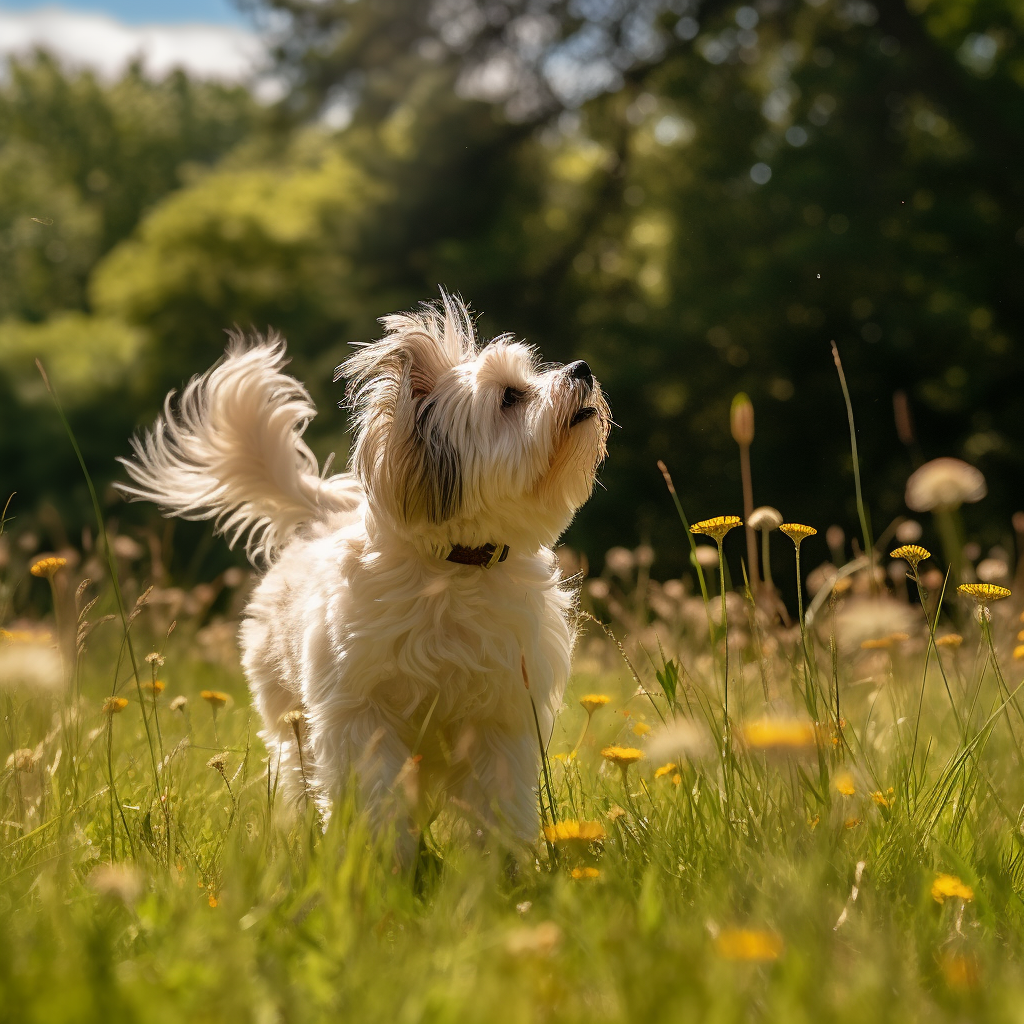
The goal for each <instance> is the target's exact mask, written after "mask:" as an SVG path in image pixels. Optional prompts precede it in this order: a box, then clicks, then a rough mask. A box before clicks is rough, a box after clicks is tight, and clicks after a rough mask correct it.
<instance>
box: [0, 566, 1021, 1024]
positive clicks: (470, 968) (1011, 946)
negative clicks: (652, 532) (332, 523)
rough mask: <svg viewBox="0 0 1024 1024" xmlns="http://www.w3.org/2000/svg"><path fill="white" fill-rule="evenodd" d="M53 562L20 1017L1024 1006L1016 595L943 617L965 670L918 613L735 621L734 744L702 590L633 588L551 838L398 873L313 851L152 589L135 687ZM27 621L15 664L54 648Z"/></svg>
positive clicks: (325, 846) (12, 716)
mask: <svg viewBox="0 0 1024 1024" xmlns="http://www.w3.org/2000/svg"><path fill="white" fill-rule="evenodd" d="M916 569H917V566H914V570H915V571H916ZM70 572H71V569H70V567H60V568H59V570H57V571H56V573H55V575H54V577H53V579H52V580H51V582H52V583H53V584H54V594H55V596H56V598H57V600H58V603H59V606H60V608H61V610H62V615H63V618H64V622H65V625H64V633H63V634H61V635H60V637H58V639H61V638H62V641H61V643H59V644H58V646H59V647H60V649H61V651H62V657H63V666H64V668H63V671H64V673H65V675H64V678H63V682H62V683H61V685H60V687H58V688H57V689H51V690H45V689H41V688H40V686H39V685H38V683H36V684H30V683H25V684H21V685H17V684H15V685H8V686H6V687H5V692H4V700H5V702H6V712H7V714H6V727H7V728H6V733H5V743H6V747H5V752H4V754H3V763H5V764H6V767H5V768H4V771H3V776H2V787H0V802H2V824H0V870H2V876H3V881H2V885H0V917H2V926H0V987H2V990H3V992H4V995H5V999H4V1005H5V1007H6V1008H9V1009H8V1012H9V1013H10V1012H12V1011H13V1010H16V1012H13V1013H12V1016H13V1017H16V1019H18V1020H21V1021H58V1020H93V1019H95V1020H100V1019H102V1020H133V1019H137V1020H142V1019H144V1020H147V1021H155V1022H159V1021H180V1020H184V1019H188V1020H197V1021H205V1020H209V1021H213V1020H225V1019H231V1020H257V1021H263V1020H302V1021H306V1020H318V1019H324V1020H326V1019H338V1018H339V1017H340V1018H342V1019H350V1018H352V1019H364V1020H410V1021H419V1020H431V1021H432V1020H436V1021H452V1020H465V1021H471V1020H481V1019H489V1020H490V1019H493V1020H503V1021H504V1020H508V1021H528V1020H551V1021H573V1020H580V1021H583V1020H586V1021H594V1020H597V1021H603V1020H607V1021H619V1020H622V1021H626V1020H629V1021H633V1020H645V1021H647V1020H650V1021H659V1020H665V1021H668V1020H679V1019H688V1018H693V1019H722V1020H730V1019H736V1020H739V1019H743V1020H746V1019H751V1018H753V1019H769V1020H779V1019H787V1020H788V1019H804V1020H825V1019H827V1020H850V1021H855V1020H856V1021H863V1020H865V1019H872V1020H875V1019H877V1020H910V1019H928V1020H935V1019H949V1020H954V1019H963V1018H965V1017H967V1018H969V1019H975V1020H993V1019H1000V1020H1008V1019H1014V1018H1015V1015H1016V1014H1018V1013H1019V1010H1018V1007H1019V1004H1020V998H1019V996H1020V993H1021V992H1022V981H1024V979H1022V972H1021V968H1020V966H1019V964H1020V962H1021V961H1020V955H1021V953H1022V952H1024V949H1022V946H1024V943H1022V941H1021V936H1022V932H1021V921H1022V915H1021V900H1020V895H1019V894H1020V893H1021V891H1022V886H1024V856H1022V853H1021V840H1020V831H1019V827H1018V824H1019V822H1018V812H1019V809H1020V807H1021V805H1022V803H1024V779H1022V777H1021V772H1020V746H1019V740H1020V738H1021V737H1024V720H1022V719H1021V716H1020V713H1019V710H1018V709H1017V706H1016V698H1017V696H1018V695H1017V694H1016V692H1015V690H1016V687H1017V686H1018V685H1019V682H1018V681H1017V680H1016V676H1015V675H1014V674H1013V672H1012V671H1011V670H1010V669H1009V668H1008V664H1012V661H1009V656H1010V652H1011V651H1012V649H1013V646H1014V643H1015V635H1014V634H1015V632H1016V629H1017V627H1018V623H1017V622H1016V617H1015V615H1014V614H1013V612H1014V611H1015V609H1013V608H1011V607H1010V606H1011V603H1012V600H1008V601H1003V602H1000V603H999V604H986V605H984V606H983V608H984V609H985V613H984V614H982V615H980V616H979V615H977V614H975V613H974V612H972V610H971V606H970V605H967V604H965V605H963V606H961V605H957V606H956V607H955V608H953V609H952V610H947V611H946V613H945V614H946V615H947V616H948V615H949V614H954V615H955V616H956V619H955V621H956V623H957V625H958V626H959V628H960V630H961V634H960V635H962V636H964V637H966V639H964V640H963V641H962V643H961V644H960V645H959V646H956V645H951V644H949V643H944V644H942V645H941V646H940V645H939V644H938V643H937V642H936V643H935V644H933V643H932V636H933V634H934V633H935V628H934V624H933V620H934V616H935V613H936V606H935V604H934V602H933V601H932V596H931V595H929V597H928V598H927V599H926V607H927V608H929V609H930V618H929V619H928V620H927V621H926V620H925V618H924V614H923V612H922V613H920V614H919V615H918V617H917V619H916V621H917V623H918V625H917V627H916V630H915V632H914V633H912V634H907V635H905V638H904V639H903V640H902V641H900V642H899V643H898V644H895V643H889V644H888V645H884V646H881V647H871V646H867V647H862V646H861V645H860V644H858V645H856V646H855V647H850V646H849V645H848V644H846V643H845V641H844V638H843V636H839V637H838V638H837V637H836V635H835V634H834V632H833V627H832V626H830V625H829V623H830V622H832V621H833V620H834V618H835V617H834V616H833V617H832V618H829V617H822V618H820V619H819V620H818V622H817V625H815V626H814V627H812V628H808V629H807V630H806V631H805V638H804V639H801V636H800V632H799V630H796V629H789V630H786V629H784V628H783V627H781V626H779V625H773V624H772V623H771V622H770V621H769V620H767V619H766V618H764V617H763V616H761V617H758V616H754V617H752V618H749V619H748V621H747V622H746V623H744V622H742V621H738V622H734V623H733V624H732V625H731V627H730V628H731V633H730V642H731V645H732V652H731V658H730V664H731V665H732V668H731V670H730V687H731V690H732V694H731V698H730V716H731V717H732V721H733V727H732V729H730V730H727V729H726V728H725V718H724V692H723V691H724V688H723V679H722V675H721V672H722V665H723V658H722V652H718V653H715V652H713V651H712V649H711V646H710V640H709V636H708V633H707V631H706V623H704V622H702V621H701V618H700V616H701V615H702V614H703V612H704V606H703V601H702V599H701V598H699V597H698V598H694V597H692V596H690V595H688V594H686V593H685V591H684V592H679V591H677V590H674V589H673V588H668V587H667V586H665V587H663V586H661V585H657V584H652V585H651V586H652V588H653V589H652V590H651V591H650V596H651V603H652V605H654V604H658V605H659V608H660V612H659V613H657V614H655V613H654V612H653V611H651V610H648V612H647V613H646V614H647V616H648V621H647V622H646V624H644V625H643V627H642V628H639V629H633V630H626V635H623V633H622V632H621V630H622V628H623V624H622V623H618V624H617V629H618V630H620V632H619V638H620V639H622V640H623V641H624V645H623V647H622V650H621V651H620V650H619V649H618V647H617V646H615V645H613V644H612V643H611V642H609V640H608V639H607V638H606V637H605V635H604V633H603V632H602V631H600V630H598V629H597V628H596V627H594V626H592V627H591V628H590V630H589V631H588V632H586V633H585V634H584V636H583V638H582V640H581V645H580V650H579V656H578V659H577V665H578V675H577V677H576V678H575V679H574V681H573V685H572V689H571V691H570V693H569V694H568V699H567V704H566V706H565V708H564V709H563V712H562V715H561V716H560V717H559V720H558V722H557V725H556V731H555V735H554V737H553V738H552V741H551V744H550V747H549V752H550V754H551V755H552V756H551V758H550V772H551V779H550V784H551V787H552V790H553V797H554V805H555V815H556V818H557V820H556V821H555V822H553V823H549V826H548V834H547V836H546V839H547V842H544V841H543V840H542V838H541V837H540V836H538V843H537V846H536V848H535V849H534V850H533V851H527V850H522V849H510V848H508V847H507V846H506V845H505V844H504V843H503V840H502V837H501V836H500V835H494V836H490V837H487V836H485V837H483V838H482V839H481V840H478V841H475V842H467V841H466V837H465V834H464V833H462V832H459V831H458V830H449V829H447V828H446V827H445V826H444V824H443V823H441V822H439V823H438V824H437V825H436V826H435V828H434V829H432V831H431V833H430V834H428V835H427V836H425V837H424V842H423V844H422V852H421V856H420V859H419V862H418V864H417V865H416V867H415V868H413V869H409V870H404V869H401V868H399V867H398V866H397V865H396V864H395V863H394V859H393V857H392V856H391V852H390V850H391V845H390V842H389V838H388V837H383V838H382V839H381V840H379V841H373V840H371V838H370V836H369V833H368V831H367V829H366V826H365V823H364V822H363V821H362V819H361V818H360V817H359V814H358V812H357V810H356V808H355V806H354V803H353V801H352V800H351V799H344V798H343V799H341V800H340V801H339V802H338V805H337V807H336V809H335V812H334V814H333V816H332V819H331V822H330V825H329V827H328V829H327V830H326V832H322V831H321V829H320V827H319V824H318V822H317V820H316V818H315V811H314V810H313V809H312V808H311V807H310V808H303V807H300V808H298V809H297V810H293V811H291V812H286V810H285V809H284V808H282V807H280V806H277V797H276V793H275V786H274V779H273V773H272V772H271V773H268V771H267V765H266V761H265V754H264V751H263V748H262V746H261V745H260V743H259V741H258V739H257V737H256V731H257V729H258V728H259V723H258V721H257V719H256V717H255V716H254V714H253V712H252V711H251V709H250V707H249V703H248V698H247V695H246V691H245V688H244V681H243V680H242V678H241V676H240V673H239V671H238V669H237V667H232V664H231V662H230V658H227V659H226V660H224V661H223V662H222V663H221V664H219V665H218V664H214V663H212V662H211V661H209V660H203V659H200V658H199V657H197V651H198V649H199V642H198V641H197V629H198V627H199V622H198V621H192V620H190V619H189V617H188V616H187V615H185V616H181V617H180V618H179V619H178V620H177V626H176V628H175V629H174V630H173V631H172V632H171V633H170V636H169V637H168V635H167V622H166V617H165V615H164V613H163V611H162V607H163V606H162V605H161V604H160V602H161V601H163V600H164V599H165V595H164V594H162V593H161V592H160V591H159V590H157V591H156V592H154V593H151V594H150V595H149V597H148V599H147V601H144V602H143V603H142V604H141V605H139V606H138V607H137V608H135V610H134V611H133V612H129V615H128V618H129V619H130V620H131V626H130V628H131V633H132V635H133V637H134V643H135V646H136V650H137V652H138V656H139V660H140V662H142V663H143V664H144V665H145V672H144V675H145V676H147V677H148V678H147V679H145V680H144V682H145V684H146V685H144V686H136V683H135V679H134V671H133V669H132V668H131V665H130V662H129V659H128V658H127V656H126V653H125V649H124V648H125V645H124V642H123V631H122V629H121V626H120V623H119V622H118V621H117V620H116V619H106V616H107V615H108V614H111V613H112V611H113V610H114V609H115V608H116V602H115V600H114V598H113V595H112V594H110V593H109V591H108V590H107V589H104V588H97V587H96V586H93V587H86V588H85V589H83V590H80V591H79V593H78V595H77V607H75V601H74V600H73V599H72V593H71V591H72V584H73V582H74V581H73V579H72V578H71V577H70V575H69V574H70ZM853 578H854V581H855V584H854V587H853V588H851V589H850V591H848V592H847V597H848V599H849V601H850V602H851V603H852V602H854V600H855V599H857V600H860V599H861V598H860V597H858V594H857V593H856V591H858V590H860V589H863V587H864V586H866V584H863V583H857V582H856V581H857V579H858V576H857V575H856V574H855V576H854V577H853ZM126 583H127V590H128V591H129V593H138V592H139V591H140V590H141V585H140V584H136V583H134V582H133V581H131V580H127V581H126ZM666 589H667V590H668V592H669V593H670V594H671V593H675V594H677V597H676V598H670V599H667V598H666ZM92 596H98V597H99V600H98V602H97V603H96V604H93V605H91V606H89V602H90V600H91V597H92ZM613 596H614V595H609V597H608V600H611V598H612V597H613ZM865 599H868V598H865ZM586 600H588V601H589V600H590V599H589V598H587V599H586ZM844 600H846V598H840V599H839V601H838V605H839V611H840V612H842V611H843V609H844V608H846V605H844V603H843V602H844ZM149 602H152V603H149ZM928 602H931V603H930V604H929V603H928ZM87 606H88V610H87V611H86V612H85V614H84V615H83V616H82V617H81V621H80V622H79V623H77V624H76V628H75V631H74V636H75V637H79V636H82V635H83V634H84V636H85V640H84V641H83V642H82V643H81V644H80V646H79V647H78V648H77V650H75V653H74V656H69V651H71V650H74V647H73V641H72V640H71V634H70V633H69V632H68V630H69V628H70V627H69V625H68V623H69V621H70V620H73V619H76V618H78V616H79V612H80V611H81V610H82V609H85V608H87ZM624 607H630V608H633V607H636V605H635V602H626V603H625V604H624ZM908 607H909V606H908ZM697 609H699V610H700V611H699V613H698V612H697ZM1004 609H1005V610H1004ZM592 610H593V612H594V613H595V614H597V615H604V614H606V613H607V608H605V607H602V605H601V603H600V602H597V603H594V604H593V605H592ZM833 610H835V609H833ZM133 616H134V617H133ZM839 621H840V623H842V621H843V620H842V618H841V617H840V620H839ZM90 623H99V625H97V626H96V627H95V628H94V629H90V626H89V624H90ZM636 625H637V624H636V623H634V624H633V626H634V627H635V626H636ZM18 626H19V629H18V631H17V632H16V631H15V630H14V629H10V630H8V636H6V637H5V638H4V639H3V640H0V644H3V645H4V646H3V650H4V651H10V650H13V649H15V647H17V646H18V645H23V646H24V647H25V648H26V649H32V650H35V649H37V648H39V649H43V648H42V647H41V646H40V643H39V640H38V636H39V634H37V633H33V632H32V631H31V630H28V629H26V628H24V627H25V624H24V623H21V624H18ZM50 628H51V631H52V630H53V629H54V628H55V627H53V626H52V624H51V627H50ZM943 635H944V636H945V635H949V634H948V633H944V634H943ZM653 637H656V640H657V641H658V642H660V644H661V652H660V653H657V654H655V653H654V652H655V651H657V650H658V648H657V646H655V647H654V648H653V649H652V648H651V647H650V645H649V641H650V639H651V638H653ZM715 637H716V642H717V643H718V644H721V643H722V642H723V639H724V636H723V634H722V633H720V632H719V631H716V633H715ZM46 642H48V643H51V644H52V642H53V638H50V639H49V640H48V641H46ZM641 643H643V647H641V646H640V644H641ZM837 644H838V645H839V647H840V648H841V651H842V653H841V654H840V655H839V657H838V663H837V665H836V666H835V670H836V677H835V679H833V669H832V663H831V656H830V650H831V648H832V646H833V645H837ZM69 645H71V646H69ZM645 649H646V652H647V653H645ZM150 650H152V651H153V654H152V655H151V656H150V657H149V658H146V652H147V651H150ZM648 655H650V657H648ZM626 659H628V663H627V660H626ZM926 659H927V661H928V664H929V669H928V671H927V673H925V660H926ZM0 664H2V662H0ZM52 664H53V663H52V661H51V662H50V665H51V667H52ZM1016 672H1017V674H1019V669H1016ZM158 674H159V678H158ZM765 679H767V684H766V683H765ZM638 680H639V683H638ZM922 680H923V683H922ZM8 682H10V680H9V681H8ZM157 682H160V683H163V684H164V685H163V686H162V687H159V686H157V685H156V683H157ZM836 682H838V692H839V693H840V694H841V697H842V715H841V716H837V715H836V713H835V707H834V701H835V694H834V692H833V687H834V685H835V683H836ZM765 685H767V686H768V701H767V703H766V701H765V690H764V687H765ZM605 697H607V698H608V699H607V701H605V700H603V699H602V698H605ZM144 712H145V715H146V718H145V720H144V718H143V713H144ZM297 724H298V723H297ZM147 726H148V728H147ZM585 726H586V728H584V727H585ZM915 736H916V737H917V739H916V742H915ZM151 748H152V750H151ZM153 762H155V763H156V770H157V775H156V778H157V780H158V781H157V782H154V775H153V767H152V764H153ZM111 783H112V784H111ZM548 843H550V844H551V846H550V849H553V850H554V851H555V853H554V856H551V855H549V852H548V851H549V846H548Z"/></svg>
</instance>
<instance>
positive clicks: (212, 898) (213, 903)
mask: <svg viewBox="0 0 1024 1024" xmlns="http://www.w3.org/2000/svg"><path fill="white" fill-rule="evenodd" d="M206 902H207V903H209V904H210V906H211V907H216V906H217V897H216V896H214V895H213V893H212V892H211V893H210V895H209V896H207V897H206Z"/></svg>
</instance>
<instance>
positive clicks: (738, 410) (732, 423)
mask: <svg viewBox="0 0 1024 1024" xmlns="http://www.w3.org/2000/svg"><path fill="white" fill-rule="evenodd" d="M729 428H730V430H732V436H733V440H734V441H735V442H736V443H737V444H738V445H748V444H752V443H753V440H754V405H753V403H752V402H751V401H750V399H749V398H748V397H747V395H746V394H745V393H744V392H743V391H741V392H740V393H739V394H738V395H737V396H736V397H735V398H734V399H733V400H732V408H731V409H730V410H729Z"/></svg>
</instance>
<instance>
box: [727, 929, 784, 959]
mask: <svg viewBox="0 0 1024 1024" xmlns="http://www.w3.org/2000/svg"><path fill="white" fill-rule="evenodd" d="M784 945H785V944H784V943H783V941H782V936H781V935H779V934H777V933H776V932H769V931H764V930H761V929H753V928H725V929H723V930H722V931H720V932H719V933H718V935H717V936H715V951H716V952H717V953H718V955H719V956H720V957H722V959H723V960H752V961H767V960H778V959H779V957H780V956H781V955H782V950H783V948H784Z"/></svg>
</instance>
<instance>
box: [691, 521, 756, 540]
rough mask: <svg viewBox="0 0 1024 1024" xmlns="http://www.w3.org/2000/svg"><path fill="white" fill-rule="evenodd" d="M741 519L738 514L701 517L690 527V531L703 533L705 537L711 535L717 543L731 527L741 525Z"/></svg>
mask: <svg viewBox="0 0 1024 1024" xmlns="http://www.w3.org/2000/svg"><path fill="white" fill-rule="evenodd" d="M742 525H743V520H742V519H740V517H739V516H715V517H714V519H702V520H701V521H700V522H699V523H694V524H693V526H691V527H690V533H699V534H703V535H704V536H705V537H713V538H714V539H715V540H716V541H718V543H719V544H721V542H722V538H723V537H724V536H725V535H726V534H727V533H728V532H729V531H730V530H732V529H733V528H735V527H737V526H742Z"/></svg>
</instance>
